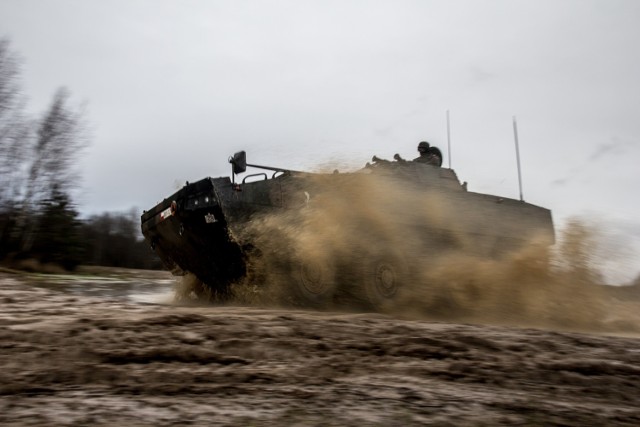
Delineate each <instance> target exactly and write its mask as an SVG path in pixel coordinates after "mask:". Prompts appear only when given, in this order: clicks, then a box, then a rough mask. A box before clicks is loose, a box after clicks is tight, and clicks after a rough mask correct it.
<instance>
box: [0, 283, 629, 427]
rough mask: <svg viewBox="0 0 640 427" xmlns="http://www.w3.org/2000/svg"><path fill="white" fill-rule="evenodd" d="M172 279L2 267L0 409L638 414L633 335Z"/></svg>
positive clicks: (434, 416) (133, 413)
mask: <svg viewBox="0 0 640 427" xmlns="http://www.w3.org/2000/svg"><path fill="white" fill-rule="evenodd" d="M172 283H173V282H172V279H171V278H170V277H169V276H168V275H167V274H166V273H157V272H155V273H145V272H135V273H131V274H128V275H124V276H118V275H117V274H116V275H106V276H104V277H94V276H91V275H87V276H82V275H81V276H79V277H78V276H74V277H66V276H33V275H31V276H25V275H16V274H0V307H1V310H0V361H1V365H2V370H1V371H0V424H1V425H29V426H44V425H47V426H49V425H60V426H66V425H99V426H100V425H110V426H111V425H125V424H128V425H136V426H137V425H142V426H146V425H149V426H151V425H153V426H158V425H198V426H199V425H203V426H204V425H230V426H245V425H257V426H263V425H268V426H281V425H296V426H307V425H323V426H378V425H380V426H406V425H438V426H446V425H483V426H485V425H527V426H538V425H539V426H543V425H544V426H547V425H563V426H568V425H569V426H573V425H575V426H583V425H622V426H637V425H640V408H639V407H638V402H640V339H638V338H636V337H634V336H626V337H624V336H614V335H613V334H612V332H615V331H614V330H609V331H608V335H605V334H603V333H602V332H603V331H602V330H600V331H598V333H591V332H588V331H582V332H571V331H568V330H563V331H560V330H558V328H556V330H552V329H550V328H542V327H540V328H531V327H529V328H525V327H522V326H515V325H503V326H497V325H495V324H494V325H490V324H482V322H475V323H472V322H468V323H460V322H456V321H455V320H452V319H449V320H448V321H446V322H445V321H433V320H427V319H419V318H414V319H411V318H402V319H401V318H398V316H392V315H382V314H372V313H347V312H336V311H333V312H317V311H305V310H291V309H284V308H274V309H264V308H257V307H241V306H224V307H220V306H193V305H192V306H187V305H177V304H174V303H172V302H171V289H172ZM625 310H628V311H629V312H630V313H631V312H633V308H631V307H630V306H628V305H627V306H625ZM627 320H628V319H627ZM627 324H628V323H627ZM627 333H628V331H627Z"/></svg>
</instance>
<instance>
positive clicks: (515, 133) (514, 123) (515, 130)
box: [513, 116, 524, 202]
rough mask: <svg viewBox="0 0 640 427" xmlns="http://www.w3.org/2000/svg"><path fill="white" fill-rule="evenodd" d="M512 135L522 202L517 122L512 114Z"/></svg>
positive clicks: (522, 200)
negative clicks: (514, 142)
mask: <svg viewBox="0 0 640 427" xmlns="http://www.w3.org/2000/svg"><path fill="white" fill-rule="evenodd" d="M513 136H514V138H515V141H516V161H517V162H518V186H519V187H520V201H521V202H524V199H523V197H522V173H521V172H520V147H519V146H518V123H517V122H516V116H513Z"/></svg>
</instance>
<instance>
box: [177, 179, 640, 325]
mask: <svg viewBox="0 0 640 427" xmlns="http://www.w3.org/2000/svg"><path fill="white" fill-rule="evenodd" d="M332 182H334V183H335V181H332ZM323 185H324V183H323V182H321V181H320V180H319V182H318V183H316V186H315V187H313V188H312V189H311V190H310V191H311V193H312V194H311V195H310V197H309V200H308V202H305V201H304V198H303V197H302V196H301V198H300V206H299V209H291V210H289V211H288V212H285V213H282V212H279V213H278V214H277V215H266V216H262V217H259V218H256V219H255V220H254V221H253V222H252V223H251V224H250V227H249V228H248V229H247V230H246V233H247V234H248V235H250V236H251V237H250V240H251V241H252V242H254V243H255V246H256V247H257V248H259V251H258V252H256V253H255V254H254V255H256V256H253V257H252V259H251V265H250V267H251V268H250V274H249V276H248V277H247V279H246V280H244V281H243V282H242V283H238V284H236V285H234V287H233V290H234V295H235V301H234V303H237V304H249V305H258V306H287V305H288V304H290V303H291V299H290V296H291V277H289V276H287V274H285V273H283V271H282V270H283V269H282V266H283V264H284V263H286V261H283V260H285V259H292V258H293V259H296V258H297V259H305V260H307V261H308V262H311V263H313V264H314V265H316V266H320V268H322V269H325V270H327V271H328V274H331V275H336V276H335V277H336V279H335V280H336V282H337V287H338V288H339V289H340V290H341V293H339V294H338V295H337V297H336V304H329V305H328V306H325V308H329V309H343V310H344V309H346V310H353V309H355V310H360V311H362V310H367V309H368V308H367V307H366V304H361V302H362V301H363V300H364V299H365V298H366V296H365V295H364V292H363V290H362V286H361V281H362V274H363V273H362V271H361V270H357V269H355V270H352V271H345V270H341V271H339V272H337V271H335V270H331V268H334V267H332V266H334V265H335V260H345V259H354V258H355V259H357V258H362V257H377V256H385V257H391V258H393V259H394V261H395V262H396V263H397V264H398V265H402V266H404V267H403V268H406V272H407V275H408V276H407V277H406V280H405V281H404V283H403V287H402V289H400V290H399V291H400V294H399V295H398V297H397V298H396V300H395V301H394V303H393V305H391V306H385V307H383V310H382V311H384V312H386V313H389V314H393V315H394V316H401V317H409V318H420V319H436V320H456V321H465V322H481V323H487V322H488V323H494V324H512V325H514V324H515V325H528V326H543V327H552V328H569V329H585V330H611V329H612V328H613V329H616V328H617V329H622V330H624V331H627V332H638V331H640V317H638V316H635V315H631V316H629V315H628V312H627V311H625V310H620V307H619V305H616V304H615V303H613V302H612V301H611V300H610V298H609V297H608V295H606V294H605V292H604V291H603V286H600V285H602V284H603V279H602V277H603V275H602V274H601V272H600V271H599V270H598V265H597V262H596V259H595V255H596V252H597V247H596V246H597V245H596V243H597V242H596V240H597V239H595V238H594V234H593V232H592V230H591V229H590V228H589V227H587V226H586V225H585V224H583V223H580V222H578V221H571V222H569V224H568V225H567V227H566V228H565V229H564V230H561V231H560V233H558V234H559V235H558V243H557V244H556V245H555V247H554V248H550V247H547V246H546V245H544V244H541V243H540V238H539V236H536V235H533V234H532V235H530V236H529V240H528V242H529V243H528V244H526V245H523V246H522V247H519V248H513V249H511V250H507V251H503V252H502V253H501V254H499V255H497V254H496V253H495V251H494V248H493V247H491V246H492V245H491V244H489V245H487V242H480V241H479V240H477V239H474V235H473V234H472V233H468V232H465V231H464V230H468V228H469V224H468V223H465V221H468V220H467V218H468V217H469V216H473V215H472V214H470V213H469V212H459V211H454V210H452V209H451V207H450V205H449V204H447V203H446V202H445V201H443V200H442V199H441V198H440V197H441V196H439V195H438V194H437V193H433V194H430V195H427V196H426V197H425V195H424V193H423V192H420V193H418V192H417V191H416V190H415V189H412V188H409V187H407V186H406V185H403V184H402V183H398V182H396V181H393V180H389V179H369V180H361V181H353V180H349V181H347V180H345V182H344V186H339V185H338V186H337V187H336V186H332V187H331V188H330V189H329V188H326V187H323ZM301 194H302V191H301ZM307 195H308V193H307ZM372 201H374V202H373V203H372ZM420 223H428V224H430V226H431V227H432V228H433V229H439V228H443V227H441V226H443V225H444V224H446V225H447V228H448V229H449V230H452V232H449V233H447V234H446V235H435V236H434V238H433V239H425V238H424V235H421V234H420V232H418V231H417V230H416V228H415V227H412V226H411V224H420ZM452 224H453V225H452ZM505 226H506V224H505ZM493 243H495V244H496V245H497V244H498V242H493ZM292 254H293V255H292ZM409 272H410V273H409ZM189 280H192V279H187V282H188V281H189ZM194 286H195V288H197V287H198V286H199V284H197V283H195V284H191V285H189V284H188V283H187V285H186V288H185V287H184V286H183V291H182V294H183V295H184V289H186V290H187V293H188V292H189V289H190V287H191V288H193V289H195V288H194ZM369 309H370V308H369ZM623 313H626V314H623ZM614 325H615V326H614Z"/></svg>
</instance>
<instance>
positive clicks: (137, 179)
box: [0, 0, 640, 275]
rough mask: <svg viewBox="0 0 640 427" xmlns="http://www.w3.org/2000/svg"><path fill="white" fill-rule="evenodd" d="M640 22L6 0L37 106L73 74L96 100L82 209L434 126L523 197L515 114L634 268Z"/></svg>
mask: <svg viewBox="0 0 640 427" xmlns="http://www.w3.org/2000/svg"><path fill="white" fill-rule="evenodd" d="M639 22H640V1H636V0H599V1H593V0H592V1H590V0H549V1H545V0H533V1H529V0H503V1H498V0H484V1H481V0H469V1H463V0H442V1H440V0H433V1H428V0H422V1H402V0H390V1H375V0H368V1H348V0H340V1H331V0H321V1H304V0H291V1H267V0H265V1H243V0H233V1H231V0H229V1H214V0H207V1H205V0H202V1H199V0H187V1H185V0H181V1H178V0H175V1H162V0H138V1H136V0H126V1H118V0H110V1H101V0H57V1H53V0H51V1H45V0H40V1H38V0H0V37H6V38H8V39H9V40H10V42H11V48H12V49H13V50H14V51H16V52H17V53H19V54H20V56H21V58H22V61H23V64H22V77H23V80H22V84H23V87H24V90H25V94H26V95H27V96H28V99H29V109H30V110H31V111H33V112H34V113H40V112H42V111H43V110H44V109H46V107H47V105H48V104H49V102H50V101H51V98H52V96H53V94H54V92H55V90H56V89H57V88H58V87H60V86H66V87H68V88H69V89H70V91H71V93H72V100H73V102H75V103H76V105H79V104H81V103H83V102H86V105H87V107H86V111H87V112H86V118H87V121H88V123H89V125H90V127H91V129H92V132H91V135H92V138H91V146H90V147H89V149H88V150H87V152H86V154H85V155H84V156H83V158H82V165H81V166H82V170H83V189H84V190H83V192H82V195H81V197H80V200H79V202H80V208H81V210H82V211H83V212H84V213H85V214H89V213H99V212H103V211H116V210H126V209H129V208H131V207H133V206H137V207H139V208H140V209H147V208H150V207H151V206H153V205H155V204H156V202H158V201H159V200H160V199H162V198H163V197H165V196H167V195H168V194H170V193H171V192H172V191H173V190H175V189H176V188H177V187H178V186H180V185H182V184H183V183H184V181H186V180H189V181H194V180H197V179H200V178H203V177H205V176H214V177H215V176H223V175H228V174H229V172H230V167H229V165H228V163H227V158H228V157H229V155H231V154H232V153H233V152H235V151H238V150H241V149H245V150H246V151H247V154H248V160H249V162H254V163H258V164H272V165H275V166H280V167H286V168H291V169H317V168H318V167H335V166H336V165H337V166H338V167H339V168H340V169H341V170H354V169H356V168H359V167H361V166H363V165H364V163H366V162H367V161H368V160H370V158H371V156H372V155H373V154H376V155H378V156H379V157H386V158H392V156H393V154H394V153H399V154H401V155H402V156H403V157H406V158H413V157H415V156H416V154H417V152H416V146H417V143H418V142H419V141H421V140H428V141H430V142H431V143H432V144H433V145H437V146H440V147H441V148H442V149H443V152H444V153H445V160H444V165H445V166H446V165H448V164H449V161H450V160H451V166H452V167H453V168H454V169H455V170H456V172H457V173H458V176H459V177H460V179H461V180H463V181H468V183H469V190H471V191H479V192H487V193H492V194H499V195H502V196H506V197H513V198H518V197H519V194H518V193H519V192H518V175H517V168H516V157H515V148H514V142H513V126H512V117H513V116H517V120H518V130H519V137H520V153H521V164H522V178H523V187H524V198H525V200H526V201H528V202H530V203H534V204H537V205H541V206H544V207H548V208H550V209H552V211H553V214H554V219H555V221H556V224H557V225H558V226H559V227H561V226H562V224H563V223H564V221H566V219H567V218H569V217H572V216H580V217H583V218H587V219H588V220H589V221H590V222H593V223H594V224H596V225H597V226H598V227H599V228H600V229H601V230H602V232H603V233H604V234H607V235H610V236H612V237H613V238H614V239H615V242H616V244H615V245H614V246H611V248H612V249H611V250H612V254H614V253H615V255H612V256H611V258H613V259H614V260H613V261H610V263H615V260H617V259H619V260H620V267H619V268H620V269H621V270H625V272H626V271H630V272H631V273H628V274H631V275H635V274H637V272H638V271H639V270H640V262H638V259H639V258H638V253H640V219H638V218H637V217H638V216H639V215H638V212H639V211H640V197H639V195H638V194H639V192H638V188H637V187H638V184H640V167H639V166H638V163H639V161H640V25H639V24H638V23H639ZM447 110H449V111H450V116H451V137H452V156H451V157H452V158H451V159H449V158H448V156H447V131H446V111H447ZM631 249H633V250H635V252H632V251H631ZM614 268H616V267H614ZM625 274H626V273H625Z"/></svg>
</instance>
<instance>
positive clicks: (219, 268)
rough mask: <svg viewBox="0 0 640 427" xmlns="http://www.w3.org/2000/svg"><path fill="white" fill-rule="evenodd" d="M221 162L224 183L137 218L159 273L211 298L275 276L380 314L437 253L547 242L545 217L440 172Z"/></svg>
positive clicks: (414, 165)
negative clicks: (187, 279)
mask: <svg viewBox="0 0 640 427" xmlns="http://www.w3.org/2000/svg"><path fill="white" fill-rule="evenodd" d="M229 162H230V163H231V166H232V173H231V177H230V178H228V177H221V178H205V179H202V180H200V181H197V182H193V183H187V184H186V185H185V186H184V187H183V188H181V189H180V190H178V191H177V192H175V193H174V194H172V195H171V196H169V197H167V198H166V199H164V200H163V201H162V202H160V203H159V204H158V205H156V206H155V207H153V208H151V209H150V210H148V211H145V212H144V213H143V215H142V218H141V222H142V224H141V226H142V233H143V234H144V236H145V238H146V240H147V241H148V242H149V244H150V245H151V247H152V248H153V249H154V250H155V251H156V253H157V254H158V255H159V256H160V258H161V259H162V261H163V262H164V264H165V265H166V266H167V268H169V269H170V270H171V271H172V272H173V274H175V275H185V274H190V275H194V276H195V277H197V278H198V279H199V281H200V282H201V283H202V284H203V287H202V288H201V289H203V290H205V291H207V293H208V294H209V295H217V296H218V297H225V296H227V295H229V293H230V289H231V286H232V285H233V284H234V283H239V282H241V281H242V280H246V278H247V276H250V277H251V278H252V280H253V279H255V281H256V283H255V284H254V285H255V286H268V285H269V282H270V281H273V280H275V279H276V278H277V279H278V280H279V281H280V283H281V284H284V288H283V289H285V290H284V293H285V294H286V295H287V296H289V297H290V300H291V301H294V302H296V303H298V304H302V305H321V304H325V303H328V302H331V301H333V300H334V299H335V298H337V296H339V295H345V294H348V295H351V296H352V297H355V298H358V299H360V300H362V301H364V302H365V303H366V304H368V305H369V306H372V307H374V308H376V309H384V308H385V307H387V306H388V305H389V304H393V302H394V301H396V300H397V299H398V298H400V296H401V295H402V292H403V289H404V288H405V287H406V286H408V285H409V284H411V286H425V287H429V286H431V284H430V283H416V281H417V280H418V279H416V278H417V277H421V275H420V273H421V270H423V269H425V268H431V267H433V266H434V265H437V260H438V256H442V255H443V254H455V253H464V254H471V255H472V256H477V257H487V258H494V259H495V258H499V257H502V256H504V255H505V254H509V253H512V252H513V251H517V250H519V249H520V248H522V247H524V246H526V245H530V244H536V245H542V246H549V245H552V244H553V243H554V230H553V223H552V219H551V212H550V211H549V210H548V209H545V208H542V207H538V206H534V205H532V204H529V203H525V202H523V201H520V200H514V199H509V198H505V197H500V196H495V195H489V194H481V193H474V192H470V191H467V186H466V183H464V184H461V183H460V181H459V180H458V178H457V176H456V173H455V172H454V171H453V170H452V169H448V168H442V167H436V166H432V165H428V164H423V163H418V162H411V161H404V160H402V159H401V158H400V157H399V156H396V160H395V161H386V160H381V159H378V158H376V157H375V156H374V158H373V161H372V163H367V165H366V167H364V168H363V169H361V170H359V171H356V172H349V173H338V172H337V171H335V172H334V173H307V172H299V171H294V170H289V169H282V168H278V167H270V166H260V165H255V164H247V163H246V154H245V152H243V151H242V152H239V153H236V154H235V155H234V156H233V157H231V158H230V159H229ZM247 167H250V168H252V170H253V173H248V174H245V172H246V171H247ZM241 174H245V175H244V177H242V178H240V177H239V175H241ZM427 259H428V260H429V262H428V264H426V263H425V260H427ZM255 271H260V272H261V273H260V274H254V273H255Z"/></svg>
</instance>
